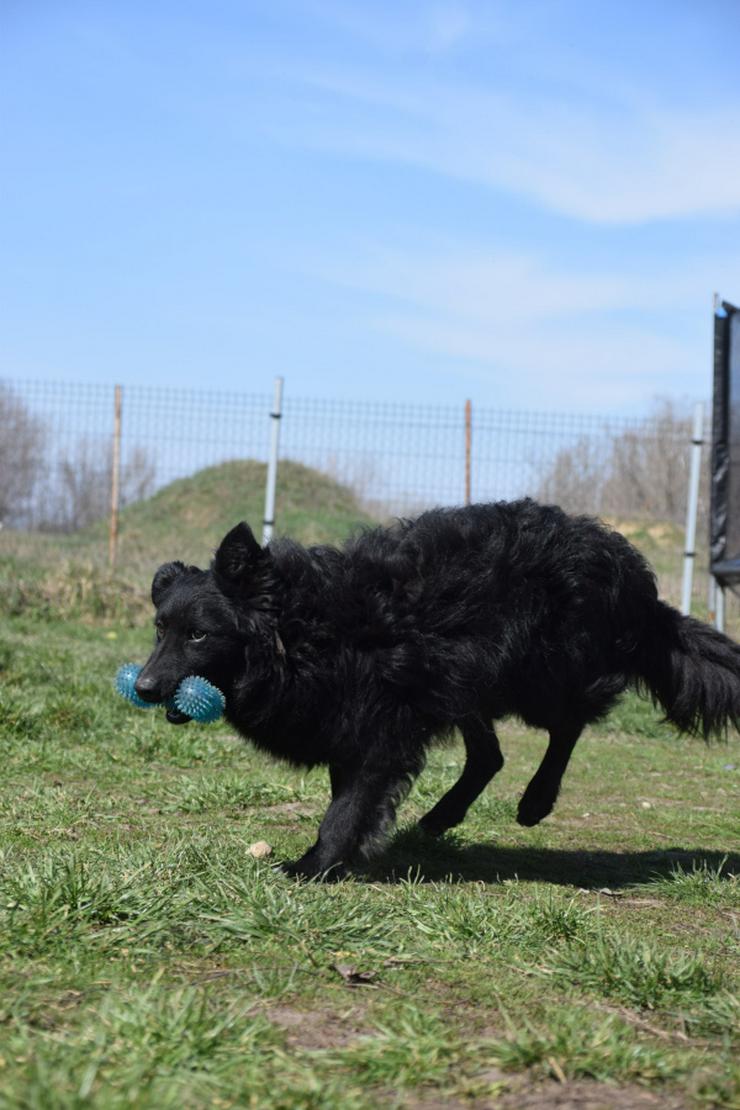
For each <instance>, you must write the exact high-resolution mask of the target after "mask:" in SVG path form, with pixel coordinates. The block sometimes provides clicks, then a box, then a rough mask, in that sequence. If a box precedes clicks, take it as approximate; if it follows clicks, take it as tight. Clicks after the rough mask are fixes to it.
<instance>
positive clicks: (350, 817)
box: [284, 753, 421, 879]
mask: <svg viewBox="0 0 740 1110" xmlns="http://www.w3.org/2000/svg"><path fill="white" fill-rule="evenodd" d="M420 769H421V768H420V767H419V766H410V765H408V764H401V763H394V762H392V761H389V760H388V759H387V756H383V757H381V755H380V753H378V758H377V760H371V759H370V758H365V759H364V760H363V761H361V762H357V763H351V764H346V765H342V766H341V767H340V766H337V765H334V766H332V767H331V768H330V775H331V785H332V800H331V804H330V805H329V808H328V809H327V811H326V814H325V816H324V819H323V821H322V822H321V825H320V827H319V835H318V839H317V841H316V843H315V844H314V846H313V847H312V848H310V849H309V850H308V851H307V852H306V854H305V855H304V856H301V858H300V859H299V860H297V861H296V862H295V863H290V864H286V865H285V867H284V870H285V871H287V873H288V874H289V875H298V876H301V877H302V878H307V879H314V878H319V877H321V878H328V879H337V878H341V877H342V876H343V875H345V874H346V873H347V870H348V868H349V867H350V865H351V864H352V862H353V860H355V859H356V858H357V857H358V856H367V855H369V854H370V852H372V850H373V849H374V848H375V847H376V846H377V845H378V844H379V843H380V842H381V841H382V839H383V837H384V835H385V833H386V832H387V831H388V829H389V828H390V827H391V826H392V824H393V820H394V818H395V814H396V807H397V806H398V804H399V802H401V801H402V800H403V798H404V797H405V795H406V793H407V792H408V788H409V785H410V783H411V781H412V779H413V778H414V776H415V775H416V774H418V772H419V770H420Z"/></svg>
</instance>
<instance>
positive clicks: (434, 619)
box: [137, 500, 740, 876]
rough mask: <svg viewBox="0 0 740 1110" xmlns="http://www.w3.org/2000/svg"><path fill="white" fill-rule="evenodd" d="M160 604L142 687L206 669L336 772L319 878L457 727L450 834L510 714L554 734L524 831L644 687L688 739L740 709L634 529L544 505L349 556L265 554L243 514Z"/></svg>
mask: <svg viewBox="0 0 740 1110" xmlns="http://www.w3.org/2000/svg"><path fill="white" fill-rule="evenodd" d="M152 598H153V601H154V604H155V606H156V607H157V615H156V621H157V628H158V637H159V638H158V642H157V645H156V646H155V649H154V652H153V653H152V656H151V657H150V659H149V661H148V662H147V664H146V666H145V667H144V669H143V670H142V672H141V674H140V676H139V680H138V683H137V690H138V692H139V693H140V695H141V696H142V697H144V698H149V699H150V700H164V699H166V698H167V697H169V696H170V695H171V694H172V693H173V692H174V690H175V688H176V687H177V685H178V683H179V681H180V680H181V679H182V678H183V677H184V676H185V675H187V674H201V675H204V676H205V677H206V678H208V679H210V681H211V682H213V683H214V684H215V685H216V686H218V687H219V688H220V689H221V690H223V691H224V693H225V695H226V716H227V718H228V720H229V721H230V722H231V724H232V725H233V726H234V727H235V728H236V729H237V730H238V731H239V732H241V733H242V734H243V735H244V736H246V737H249V738H250V739H251V740H252V741H253V742H254V743H255V744H256V745H257V746H258V747H260V748H262V749H264V750H265V751H268V752H270V753H271V754H273V755H275V756H278V757H280V758H282V759H286V760H288V761H290V762H291V763H294V764H299V765H305V766H308V767H312V766H315V765H316V764H327V765H328V767H329V771H330V777H331V786H332V801H331V804H330V806H329V809H328V811H327V813H326V816H325V817H324V820H323V821H322V823H321V827H320V830H319V837H318V840H317V842H316V844H315V845H314V846H313V847H312V848H311V849H310V850H309V851H308V852H307V853H306V855H304V856H303V858H302V859H301V860H299V861H298V862H297V863H296V864H294V865H293V870H294V871H295V872H296V873H299V874H301V875H307V876H316V875H322V874H326V873H329V872H333V873H335V874H336V873H338V872H341V871H342V869H343V868H345V867H346V866H348V865H350V864H351V863H352V861H353V860H354V859H356V858H357V857H358V856H359V855H362V854H363V853H367V851H368V850H370V849H371V848H372V846H373V845H374V844H375V843H376V842H377V841H378V839H379V838H380V837H381V836H382V833H383V831H384V830H385V829H386V828H387V827H389V826H390V825H391V823H392V821H393V819H394V816H395V809H396V806H397V804H398V803H399V801H400V800H401V798H402V797H403V795H404V793H405V791H406V790H407V789H408V786H409V784H410V783H411V782H412V780H413V778H414V777H415V776H416V775H417V774H418V773H419V772H420V771H421V769H422V767H423V765H424V760H425V754H426V751H427V749H428V748H429V746H430V744H431V743H432V742H433V741H434V740H435V738H438V737H440V736H444V735H445V734H448V733H449V732H450V731H451V730H452V729H454V728H459V729H460V731H461V732H462V735H463V739H464V741H465V746H466V752H467V761H466V765H465V769H464V771H463V774H462V776H461V778H460V780H459V781H458V782H457V783H456V784H455V785H454V786H453V787H452V789H451V790H450V791H449V792H448V793H447V794H446V795H445V796H444V797H443V798H442V800H441V801H440V802H438V803H437V805H436V806H435V807H434V808H433V809H432V810H431V811H430V813H428V814H427V815H426V817H424V818H423V820H422V825H423V826H424V827H425V828H426V829H427V830H428V831H430V832H433V833H440V832H443V831H444V830H445V829H448V828H451V827H452V826H453V825H456V824H458V823H459V822H460V821H462V819H463V817H464V816H465V813H466V811H467V809H468V806H469V805H470V803H471V802H472V801H473V800H474V799H475V798H476V797H477V796H478V795H479V794H480V792H481V791H482V790H483V789H484V787H485V786H486V784H487V783H488V782H489V781H490V779H491V778H492V776H493V775H494V774H495V773H496V772H497V771H498V770H499V769H500V768H501V766H502V764H503V757H502V755H501V751H500V748H499V744H498V739H497V737H496V733H495V731H494V729H493V726H492V722H493V721H494V720H496V719H498V718H500V717H504V716H506V715H508V714H516V715H517V716H519V717H521V718H522V720H524V721H526V722H527V723H528V724H530V725H534V726H536V727H538V728H543V729H547V730H548V732H549V734H550V742H549V746H548V749H547V752H546V754H545V756H544V759H543V761H542V764H541V766H540V767H539V769H538V771H537V773H536V774H535V776H534V778H533V779H532V781H531V782H530V783H529V785H528V787H527V789H526V791H525V792H524V795H523V797H522V799H521V802H520V804H519V811H518V820H519V821H520V823H521V824H524V825H534V824H536V823H537V822H538V821H540V820H541V819H542V818H543V817H545V816H546V815H547V814H548V813H549V812H550V811H551V809H552V807H553V805H554V803H555V799H556V797H557V794H558V790H559V787H560V781H561V778H562V775H563V773H564V771H565V768H566V766H567V763H568V759H569V757H570V754H571V752H572V750H573V747H574V745H575V743H576V741H577V739H578V737H579V735H580V733H581V731H582V729H583V728H584V726H585V725H586V724H588V723H589V722H591V721H594V720H597V719H598V718H599V717H602V716H603V715H604V714H605V713H606V712H607V711H608V710H609V709H610V707H611V706H612V705H613V704H614V702H615V700H616V699H617V697H618V696H619V695H620V694H621V693H622V691H624V690H625V689H626V688H627V687H628V686H632V687H635V688H638V689H642V690H644V691H647V692H648V693H649V694H651V695H652V697H653V698H654V699H655V700H656V701H657V702H659V703H660V705H662V707H663V710H664V711H665V715H666V717H667V718H668V720H670V721H672V722H673V723H674V724H675V725H676V726H677V727H678V728H679V729H681V730H682V731H683V732H689V733H700V734H703V735H704V736H707V735H709V734H710V733H712V732H716V731H721V730H723V729H725V728H726V726H727V725H728V724H731V725H734V726H737V725H738V721H739V719H740V647H738V645H736V644H735V643H733V642H732V641H731V640H729V639H728V638H727V637H725V636H723V635H721V634H720V633H718V632H715V631H714V630H713V629H711V628H709V627H708V626H706V625H704V624H701V623H700V622H698V621H695V620H692V619H690V618H686V617H682V616H681V615H680V614H679V613H678V612H676V611H675V610H674V609H672V608H671V607H670V606H668V605H666V604H665V603H664V602H662V601H660V600H659V599H658V595H657V590H656V585H655V579H654V576H653V574H652V571H651V570H650V568H649V567H648V565H647V564H646V562H645V561H644V559H643V558H642V556H641V555H640V554H639V553H638V552H637V551H636V550H635V549H634V548H633V547H632V546H631V545H630V544H629V543H628V541H627V540H626V539H624V537H623V536H621V535H619V534H618V533H617V532H613V531H611V530H609V529H608V528H606V527H605V526H603V525H602V524H600V523H599V522H597V521H595V520H593V519H591V518H588V517H572V516H567V515H566V514H565V513H564V512H562V511H561V510H560V509H558V508H555V507H553V506H543V505H538V504H536V503H535V502H533V501H530V500H524V501H516V502H512V503H503V502H502V503H498V504H490V505H472V506H470V507H468V508H464V509H436V510H433V511H431V512H427V513H424V514H423V515H422V516H420V517H419V518H418V519H416V520H404V521H399V522H398V523H396V524H395V525H393V526H392V527H390V528H375V529H372V530H368V531H365V532H363V533H362V534H360V535H359V536H357V537H356V538H354V539H352V540H350V541H349V542H348V543H347V544H346V545H345V546H344V547H343V548H342V549H336V548H333V547H310V548H304V547H301V546H300V545H299V544H297V543H293V542H292V541H290V540H278V541H277V542H274V543H272V544H270V545H269V546H268V547H267V548H265V549H263V548H261V547H260V546H259V545H258V544H257V542H256V540H255V539H254V536H253V535H252V533H251V531H250V530H249V528H248V526H247V525H246V524H239V525H237V527H236V528H234V529H233V530H232V531H231V532H229V534H228V535H227V536H226V538H225V539H224V540H223V542H222V543H221V545H220V547H219V548H218V551H217V552H216V556H215V558H214V560H213V563H212V565H211V568H210V569H209V570H206V571H203V570H199V569H198V568H197V567H186V566H185V565H184V564H182V563H167V564H165V565H164V566H163V567H160V569H159V570H158V572H157V574H156V576H155V578H154V582H153V584H152Z"/></svg>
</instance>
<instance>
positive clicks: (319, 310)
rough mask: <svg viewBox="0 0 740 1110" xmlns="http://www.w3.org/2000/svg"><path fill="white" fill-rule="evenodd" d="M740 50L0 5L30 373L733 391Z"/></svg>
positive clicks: (583, 12) (2, 139)
mask: <svg viewBox="0 0 740 1110" xmlns="http://www.w3.org/2000/svg"><path fill="white" fill-rule="evenodd" d="M738 41H740V4H739V3H738V2H737V0H703V2H702V3H701V4H699V3H696V2H694V0H692V2H682V0H673V2H671V3H664V2H662V0H643V2H641V3H634V2H632V0H628V2H620V3H616V2H615V3H611V2H604V3H599V4H594V3H592V2H589V3H586V2H577V3H561V2H559V0H547V2H539V0H521V2H518V3H515V2H506V3H497V2H496V0H485V2H474V0H470V2H464V0H460V2H455V0H451V2H439V3H415V2H411V0H410V2H406V3H404V2H402V0H398V2H396V3H390V2H385V0H375V2H372V3H371V2H364V3H359V2H358V3H352V2H345V3H342V2H339V0H291V2H288V0H270V2H269V3H268V2H266V0H262V2H259V3H257V2H254V0H241V2H237V0H231V2H229V0H210V2H205V0H176V2H174V0H148V2H146V3H143V2H140V0H98V2H96V3H84V2H79V3H78V2H76V0H63V2H59V0H32V2H29V0H1V2H0V86H1V90H0V111H1V113H2V121H1V127H0V159H1V164H0V171H1V173H0V184H1V187H2V193H3V198H2V203H1V204H0V235H1V243H0V249H1V250H2V258H3V264H2V273H1V274H0V375H2V376H4V377H9V378H16V379H26V378H53V379H68V380H74V381H108V382H113V381H121V382H124V383H132V384H133V383H152V384H158V385H175V384H177V383H178V382H179V383H182V384H183V385H185V386H187V387H196V388H197V387H205V388H215V389H229V390H234V389H235V390H245V391H259V392H263V391H265V390H269V388H270V383H271V380H272V377H273V375H275V374H277V373H282V374H284V376H285V378H286V388H287V389H288V390H289V391H290V392H291V393H292V394H294V395H302V396H323V397H331V396H338V397H352V398H370V399H376V400H378V399H388V400H400V401H411V400H418V401H425V402H426V401H428V402H433V403H459V402H460V400H461V399H463V398H465V397H472V398H473V399H474V400H475V401H476V403H478V404H480V405H485V406H488V407H493V408H535V409H549V408H552V409H558V410H564V411H565V410H570V411H594V412H615V413H624V414H641V413H644V412H645V411H647V409H648V408H649V406H650V404H651V400H652V398H654V397H655V396H656V395H666V394H668V395H672V396H675V397H679V398H689V399H694V398H703V397H707V396H708V395H709V391H710V388H711V382H710V352H711V295H712V292H713V291H714V290H715V289H716V290H719V291H720V292H721V293H722V294H723V295H724V296H725V297H726V298H727V299H729V300H733V299H734V300H735V301H737V300H738V298H740V76H739V70H740V67H738V65H737V56H738V46H737V44H738Z"/></svg>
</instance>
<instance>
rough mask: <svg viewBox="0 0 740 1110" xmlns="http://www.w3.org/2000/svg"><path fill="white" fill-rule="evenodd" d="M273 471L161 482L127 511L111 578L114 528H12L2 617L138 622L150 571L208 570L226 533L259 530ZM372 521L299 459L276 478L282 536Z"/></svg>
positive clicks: (0, 568) (330, 534)
mask: <svg viewBox="0 0 740 1110" xmlns="http://www.w3.org/2000/svg"><path fill="white" fill-rule="evenodd" d="M265 472H266V466H265V464H264V463H259V462H255V461H254V460H251V459H236V460H233V461H232V462H226V463H221V464H220V465H219V466H211V467H208V468H206V469H205V470H200V471H198V473H196V474H194V475H192V477H189V478H180V479H178V480H177V481H175V482H172V483H170V485H168V486H164V487H163V488H162V489H160V490H159V491H158V492H157V493H155V494H154V495H153V496H152V497H149V498H147V499H146V500H144V501H139V502H137V503H135V504H133V505H129V506H128V507H127V508H126V509H124V510H123V511H122V513H121V518H120V537H119V548H118V563H117V569H116V573H115V575H113V576H111V575H110V574H109V572H108V566H107V559H108V526H107V522H106V521H99V522H98V523H97V524H95V525H93V526H92V527H91V528H88V529H85V530H84V531H81V532H78V533H75V534H73V535H39V534H33V533H20V532H16V533H13V532H6V533H4V535H3V553H2V555H0V612H3V611H4V612H6V613H16V614H17V613H21V612H26V613H36V614H38V615H41V616H63V617H79V618H82V619H85V620H100V619H103V620H105V619H109V618H113V619H116V620H119V621H120V620H124V621H127V620H134V619H137V618H138V617H139V615H140V613H141V611H142V609H144V608H145V607H146V608H148V606H149V600H148V591H149V583H150V582H151V578H152V574H153V573H154V571H155V569H156V568H157V566H159V564H160V563H162V562H165V561H166V560H168V559H182V560H183V561H185V562H188V563H195V564H196V565H199V566H207V565H208V562H209V560H210V558H211V556H212V554H213V550H214V548H215V546H216V545H217V543H218V542H219V540H220V539H221V538H222V536H224V535H225V533H226V532H227V531H228V530H229V529H230V528H232V527H233V526H234V525H235V524H236V523H237V522H238V521H240V520H247V521H248V522H249V524H250V525H251V526H252V528H253V529H254V532H255V535H256V536H257V537H258V539H259V538H260V537H261V534H262V515H263V511H264V495H265V477H266V474H265ZM368 522H369V517H368V515H367V514H366V513H365V512H364V510H363V509H362V507H361V506H360V504H359V503H358V501H357V498H356V497H355V495H354V493H353V492H352V490H350V489H349V488H348V487H347V486H343V485H341V484H340V483H339V482H337V481H335V480H334V479H333V478H330V477H328V476H327V475H325V474H321V473H319V472H318V471H316V470H312V469H311V468H310V467H307V466H302V465H301V464H300V463H293V462H283V463H281V464H280V470H279V475H278V492H277V499H276V529H275V534H276V535H290V536H292V537H293V538H294V539H297V540H300V541H301V542H302V543H306V544H313V543H337V542H340V541H341V540H342V539H344V537H345V536H347V535H348V534H349V533H350V532H351V531H352V530H353V529H354V528H356V527H357V526H358V525H359V524H363V523H368Z"/></svg>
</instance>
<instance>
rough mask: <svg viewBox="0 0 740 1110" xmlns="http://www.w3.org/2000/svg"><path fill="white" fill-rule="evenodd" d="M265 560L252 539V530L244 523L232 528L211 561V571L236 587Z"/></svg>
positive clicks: (262, 552)
mask: <svg viewBox="0 0 740 1110" xmlns="http://www.w3.org/2000/svg"><path fill="white" fill-rule="evenodd" d="M264 558H265V552H264V550H263V549H262V548H261V547H260V545H259V544H258V543H257V541H256V539H255V538H254V534H253V532H252V529H251V528H250V527H249V525H248V524H245V522H244V521H242V522H241V524H237V526H236V527H235V528H232V529H231V531H230V532H229V534H228V535H227V536H224V538H223V539H222V540H221V544H220V546H219V548H218V551H217V552H216V554H215V556H214V559H213V569H214V571H215V572H216V574H217V575H218V576H219V578H223V579H224V580H225V581H226V582H230V583H232V584H233V585H237V584H239V583H240V582H242V581H243V580H244V578H246V577H247V576H248V575H249V574H250V572H252V571H253V570H254V569H255V567H256V566H257V564H258V563H259V562H260V561H261V560H262V559H264Z"/></svg>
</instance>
